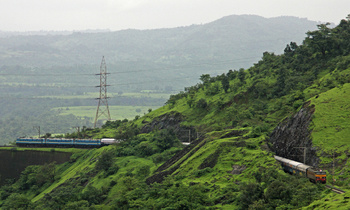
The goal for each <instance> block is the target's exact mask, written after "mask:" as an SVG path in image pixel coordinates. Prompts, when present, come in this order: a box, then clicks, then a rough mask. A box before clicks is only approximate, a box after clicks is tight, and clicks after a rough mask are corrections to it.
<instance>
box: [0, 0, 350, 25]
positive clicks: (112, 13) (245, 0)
mask: <svg viewBox="0 0 350 210" xmlns="http://www.w3.org/2000/svg"><path fill="white" fill-rule="evenodd" d="M233 14H236V15H240V14H254V15H260V16H263V17H277V16H296V17H302V18H308V19H309V20H316V21H322V22H333V23H335V24H338V23H339V21H340V20H341V19H344V18H345V17H346V16H347V15H348V14H350V0H0V30H2V31H38V30H55V31H60V30H85V29H110V30H113V31H116V30H121V29H129V28H133V29H154V28H172V27H178V26H188V25H191V24H202V23H208V22H211V21H214V20H217V19H219V18H221V17H223V16H227V15H233Z"/></svg>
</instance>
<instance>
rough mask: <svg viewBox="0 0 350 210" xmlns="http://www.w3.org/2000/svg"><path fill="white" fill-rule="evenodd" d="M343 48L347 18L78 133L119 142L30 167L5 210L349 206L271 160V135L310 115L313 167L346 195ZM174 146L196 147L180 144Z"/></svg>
mask: <svg viewBox="0 0 350 210" xmlns="http://www.w3.org/2000/svg"><path fill="white" fill-rule="evenodd" d="M348 40H350V20H349V19H347V20H342V21H341V23H340V24H339V25H338V26H337V27H335V28H334V29H329V28H328V27H327V25H320V26H319V30H317V31H312V32H308V33H307V38H306V39H305V41H304V44H303V45H300V46H298V45H296V43H290V45H287V47H286V48H285V53H284V54H283V55H279V56H277V55H274V54H273V53H267V52H266V53H264V55H263V57H262V60H261V61H259V62H258V63H257V64H255V65H254V66H253V67H251V68H249V69H247V70H243V69H240V70H239V71H229V72H228V73H227V74H223V75H219V76H217V77H210V75H202V76H201V81H202V83H200V84H197V85H195V86H192V87H188V88H185V91H184V92H181V93H179V94H177V95H173V96H171V97H170V99H169V100H168V102H167V104H166V105H165V106H164V107H162V108H160V109H157V110H155V111H152V112H150V113H149V114H147V115H145V116H143V117H141V118H139V117H136V118H135V119H134V120H132V121H127V120H125V121H115V122H108V123H106V124H105V125H104V126H103V127H102V128H101V129H95V130H86V131H84V132H85V133H84V134H83V135H85V136H91V137H96V138H101V137H115V138H117V139H125V141H124V142H123V143H121V144H119V145H116V146H109V147H104V148H100V149H93V150H88V151H82V152H80V153H75V154H74V155H73V157H72V160H71V162H70V163H66V164H63V165H60V166H56V167H55V169H56V170H52V168H53V167H54V166H53V165H46V166H42V167H29V168H28V169H27V170H26V171H25V172H23V175H22V177H21V178H20V180H19V181H17V182H16V183H15V184H13V185H8V186H4V187H2V188H1V200H2V208H3V209H7V208H18V207H23V208H48V209H50V208H52V209H55V208H60V209H78V208H91V209H99V208H120V209H129V208H140V209H160V208H168V209H201V208H216V207H219V208H227V209H232V208H237V209H247V208H252V209H273V208H277V207H279V208H282V209H287V208H291V209H294V208H301V207H305V206H308V205H310V206H309V208H316V207H318V208H324V207H335V206H337V207H344V208H346V205H347V202H346V201H347V196H346V195H347V194H345V195H339V196H334V195H333V194H331V192H330V191H329V190H326V189H325V188H324V187H323V186H322V185H319V184H312V183H311V182H309V181H308V180H307V179H305V178H300V177H295V176H290V175H288V174H285V173H284V172H283V171H282V170H281V169H280V166H279V164H278V163H276V161H275V160H274V159H273V152H275V151H271V149H270V148H274V147H273V145H271V144H272V143H271V142H270V141H269V136H270V134H271V132H272V131H273V130H274V129H275V128H278V127H279V126H278V125H279V124H280V123H281V122H285V121H286V120H288V118H289V117H291V116H292V115H293V114H295V113H296V112H297V111H298V110H300V109H301V107H304V108H306V107H310V109H312V110H314V111H313V116H312V120H311V124H310V125H311V126H310V127H309V128H310V129H312V132H311V136H307V138H310V139H311V140H312V147H313V150H314V151H316V152H315V154H308V155H313V156H315V157H313V158H314V159H319V161H318V162H317V164H318V166H319V167H322V168H323V169H324V170H326V171H327V172H328V173H327V175H328V182H330V181H331V180H335V184H337V185H339V186H341V187H342V188H344V189H346V188H347V186H348V184H349V179H348V175H347V172H348V170H349V168H348V155H347V154H348V151H349V148H348V145H347V141H348V140H349V139H348V138H349V137H348V134H349V133H348V131H349V129H350V128H349V120H348V119H349V112H350V110H349V105H348V104H349V102H350V101H349V96H348V95H349V94H348V92H349V91H350V90H349V89H350V88H349V82H350V56H349V53H350V48H349V46H350V44H349V41H348ZM184 132H185V133H187V134H188V135H187V137H186V135H184ZM295 132H299V131H298V130H296V131H295ZM77 135H78V134H76V133H73V134H70V135H69V136H70V137H76V136H77ZM179 139H180V140H181V141H187V140H190V141H193V142H192V144H191V145H189V146H186V147H185V148H183V147H184V146H182V145H181V144H180V142H179ZM333 157H334V162H335V163H336V164H335V172H334V176H333V166H332V164H331V162H333ZM49 169H50V170H49ZM53 171H54V172H53ZM38 177H39V178H40V177H41V179H39V178H38ZM43 177H44V178H43ZM340 200H341V201H342V202H338V201H340ZM331 201H336V202H331ZM16 205H21V206H16Z"/></svg>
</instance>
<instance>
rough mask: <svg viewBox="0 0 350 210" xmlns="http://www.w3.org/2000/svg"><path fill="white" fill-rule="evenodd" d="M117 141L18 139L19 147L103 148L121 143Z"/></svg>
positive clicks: (107, 139) (105, 139) (106, 139)
mask: <svg viewBox="0 0 350 210" xmlns="http://www.w3.org/2000/svg"><path fill="white" fill-rule="evenodd" d="M119 142H120V141H119V140H115V139H109V138H104V139H46V138H18V139H17V140H16V145H17V146H18V147H79V148H84V147H85V148H86V147H101V146H107V145H111V144H115V143H119Z"/></svg>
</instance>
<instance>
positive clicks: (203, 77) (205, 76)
mask: <svg viewBox="0 0 350 210" xmlns="http://www.w3.org/2000/svg"><path fill="white" fill-rule="evenodd" d="M199 79H200V80H201V81H202V82H203V85H204V86H207V85H208V83H209V81H210V75H209V74H202V75H201V76H200V78H199Z"/></svg>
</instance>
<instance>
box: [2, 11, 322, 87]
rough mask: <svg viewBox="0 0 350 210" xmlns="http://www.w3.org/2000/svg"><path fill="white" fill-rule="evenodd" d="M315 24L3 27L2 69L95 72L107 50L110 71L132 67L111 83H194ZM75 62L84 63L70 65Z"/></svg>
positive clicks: (278, 48)
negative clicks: (76, 28)
mask: <svg viewBox="0 0 350 210" xmlns="http://www.w3.org/2000/svg"><path fill="white" fill-rule="evenodd" d="M316 25H317V22H315V21H309V20H307V19H301V18H296V17H276V18H263V17H259V16H255V15H232V16H227V17H223V18H221V19H219V20H216V21H213V22H211V23H207V24H203V25H191V26H185V27H177V28H168V29H155V30H135V29H130V30H122V31H115V32H99V31H91V33H89V31H83V32H74V33H71V34H69V33H68V32H57V33H54V32H40V33H39V32H38V33H35V32H28V33H24V34H21V33H19V34H18V33H5V32H1V34H7V35H6V36H0V63H1V65H2V67H1V69H0V73H1V72H2V71H6V69H4V66H11V65H16V66H18V65H19V66H23V67H27V68H28V69H31V70H32V68H33V67H36V72H35V73H42V72H45V73H47V72H60V73H62V74H64V73H81V72H82V71H84V73H86V72H89V73H90V72H92V73H96V72H97V71H98V70H99V69H98V67H99V63H100V60H101V57H102V56H103V55H104V56H105V58H106V61H107V65H108V69H109V71H111V72H131V71H132V72H133V73H129V74H125V73H123V74H119V75H116V76H114V78H111V82H114V83H118V82H119V81H123V83H125V82H127V83H130V82H137V83H139V82H140V81H142V82H145V80H146V79H148V81H149V80H152V81H153V80H156V81H160V84H159V85H160V86H161V87H162V88H164V87H165V86H169V85H170V86H173V87H174V88H175V89H176V88H177V89H179V88H181V89H182V87H184V86H188V85H192V84H194V83H196V82H197V81H198V78H199V76H200V75H201V74H203V73H209V74H212V75H216V74H221V73H224V72H226V71H227V70H229V69H239V68H241V67H243V68H247V67H249V66H251V65H252V64H253V63H254V62H257V61H258V60H259V59H260V58H261V56H262V53H263V52H264V51H269V52H275V53H277V54H280V53H282V51H283V48H284V46H285V45H286V44H288V43H289V42H291V41H294V42H297V43H300V42H301V41H302V40H303V39H304V37H305V32H306V31H309V30H314V29H316ZM52 66H54V68H52ZM72 66H74V67H76V66H84V67H82V68H69V67H72ZM29 67H31V68H29ZM65 67H68V69H69V70H65V69H66V68H65ZM78 69H79V70H78ZM81 69H84V70H81ZM135 71H136V73H135ZM111 77H112V76H111ZM165 78H167V80H166V81H165V82H164V79H165ZM174 78H177V80H176V81H175V82H174V81H173V79H174ZM179 78H183V79H182V80H179ZM162 81H163V82H162ZM49 82H50V79H49ZM119 83H120V82H119ZM134 86H135V85H134ZM134 86H133V88H134V89H135V87H134ZM121 88H122V89H123V88H124V87H121ZM128 88H130V87H128ZM137 88H138V89H140V88H141V89H144V88H147V89H152V88H154V82H151V83H149V82H148V83H147V82H146V83H143V84H138V87H137Z"/></svg>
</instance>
